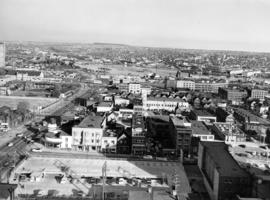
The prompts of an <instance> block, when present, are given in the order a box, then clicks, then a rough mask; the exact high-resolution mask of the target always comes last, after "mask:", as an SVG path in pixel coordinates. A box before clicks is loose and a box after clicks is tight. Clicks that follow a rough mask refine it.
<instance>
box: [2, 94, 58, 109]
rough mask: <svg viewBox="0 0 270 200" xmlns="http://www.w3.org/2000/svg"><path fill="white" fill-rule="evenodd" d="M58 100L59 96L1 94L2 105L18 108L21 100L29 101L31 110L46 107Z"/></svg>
mask: <svg viewBox="0 0 270 200" xmlns="http://www.w3.org/2000/svg"><path fill="white" fill-rule="evenodd" d="M56 101H58V99H57V98H46V97H44V98H42V97H17V96H0V107H1V106H8V107H11V108H13V109H16V108H17V104H18V103H19V102H28V103H29V106H30V110H36V109H37V108H38V107H39V106H41V107H46V106H48V105H50V104H52V103H54V102H56Z"/></svg>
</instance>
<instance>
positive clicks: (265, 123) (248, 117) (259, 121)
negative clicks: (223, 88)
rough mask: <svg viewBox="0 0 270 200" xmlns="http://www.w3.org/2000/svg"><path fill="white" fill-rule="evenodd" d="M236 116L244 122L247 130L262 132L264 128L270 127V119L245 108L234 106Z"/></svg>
mask: <svg viewBox="0 0 270 200" xmlns="http://www.w3.org/2000/svg"><path fill="white" fill-rule="evenodd" d="M233 116H234V118H235V119H236V120H237V121H238V122H240V123H241V124H243V126H244V129H245V130H253V131H257V132H261V130H262V128H264V127H267V128H268V129H269V128H270V121H269V120H267V119H263V118H261V117H259V116H256V115H254V114H253V113H251V112H250V111H248V110H245V109H243V108H234V113H233Z"/></svg>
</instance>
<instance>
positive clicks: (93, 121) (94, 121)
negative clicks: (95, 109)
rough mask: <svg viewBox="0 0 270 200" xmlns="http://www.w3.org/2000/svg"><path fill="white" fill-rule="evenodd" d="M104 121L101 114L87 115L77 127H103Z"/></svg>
mask: <svg viewBox="0 0 270 200" xmlns="http://www.w3.org/2000/svg"><path fill="white" fill-rule="evenodd" d="M102 121H103V117H101V116H87V117H86V118H84V119H83V120H82V121H81V123H80V124H79V125H78V126H76V127H80V128H101V123H102Z"/></svg>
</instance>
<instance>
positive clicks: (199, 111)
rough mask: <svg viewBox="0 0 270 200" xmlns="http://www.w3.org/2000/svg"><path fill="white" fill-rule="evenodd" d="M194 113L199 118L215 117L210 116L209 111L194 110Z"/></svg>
mask: <svg viewBox="0 0 270 200" xmlns="http://www.w3.org/2000/svg"><path fill="white" fill-rule="evenodd" d="M192 112H193V113H194V114H196V115H197V116H207V117H215V116H214V115H212V114H210V113H209V112H208V111H206V110H192Z"/></svg>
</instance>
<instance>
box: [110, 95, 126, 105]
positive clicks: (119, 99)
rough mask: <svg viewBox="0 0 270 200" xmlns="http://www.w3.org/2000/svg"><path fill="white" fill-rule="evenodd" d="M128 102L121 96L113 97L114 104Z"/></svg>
mask: <svg viewBox="0 0 270 200" xmlns="http://www.w3.org/2000/svg"><path fill="white" fill-rule="evenodd" d="M129 103H130V100H129V99H125V98H121V97H120V96H115V97H114V104H115V105H121V106H123V105H125V106H127V105H128V104H129Z"/></svg>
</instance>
